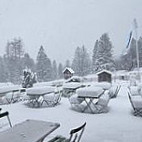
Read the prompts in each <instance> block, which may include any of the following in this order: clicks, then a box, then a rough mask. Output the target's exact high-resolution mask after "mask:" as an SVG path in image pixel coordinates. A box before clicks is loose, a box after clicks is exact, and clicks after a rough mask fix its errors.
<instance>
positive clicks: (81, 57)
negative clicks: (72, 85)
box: [72, 46, 91, 76]
mask: <svg viewBox="0 0 142 142" xmlns="http://www.w3.org/2000/svg"><path fill="white" fill-rule="evenodd" d="M72 68H73V70H74V71H75V74H76V75H79V76H84V75H87V74H89V73H90V69H91V60H90V57H89V54H88V53H87V50H86V48H85V47H84V46H82V47H81V48H80V47H77V48H76V50H75V55H74V59H73V62H72Z"/></svg>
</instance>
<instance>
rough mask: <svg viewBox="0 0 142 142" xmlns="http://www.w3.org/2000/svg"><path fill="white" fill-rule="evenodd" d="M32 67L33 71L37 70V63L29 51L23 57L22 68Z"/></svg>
mask: <svg viewBox="0 0 142 142" xmlns="http://www.w3.org/2000/svg"><path fill="white" fill-rule="evenodd" d="M25 68H30V69H31V70H32V71H35V63H34V60H33V59H32V58H31V57H30V55H29V54H28V53H25V54H24V57H23V58H22V69H25Z"/></svg>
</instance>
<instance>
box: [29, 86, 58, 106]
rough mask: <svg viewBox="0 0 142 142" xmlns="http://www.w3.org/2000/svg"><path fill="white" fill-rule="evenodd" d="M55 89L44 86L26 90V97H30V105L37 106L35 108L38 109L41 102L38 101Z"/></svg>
mask: <svg viewBox="0 0 142 142" xmlns="http://www.w3.org/2000/svg"><path fill="white" fill-rule="evenodd" d="M55 89H56V87H51V86H44V87H35V88H34V87H33V88H29V89H27V95H28V96H29V97H30V100H29V101H30V103H31V104H32V105H33V106H35V105H36V104H37V107H40V105H41V102H40V100H39V98H40V97H42V98H43V97H44V95H46V94H50V93H53V92H55Z"/></svg>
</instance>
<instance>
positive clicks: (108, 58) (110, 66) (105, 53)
mask: <svg viewBox="0 0 142 142" xmlns="http://www.w3.org/2000/svg"><path fill="white" fill-rule="evenodd" d="M112 48H113V47H112V43H111V41H110V39H109V36H108V34H107V33H105V34H103V35H102V36H101V37H100V40H99V48H98V53H97V54H98V55H97V56H98V57H97V60H96V71H99V70H102V69H106V70H114V60H113V56H112Z"/></svg>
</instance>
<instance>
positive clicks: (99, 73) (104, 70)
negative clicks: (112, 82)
mask: <svg viewBox="0 0 142 142" xmlns="http://www.w3.org/2000/svg"><path fill="white" fill-rule="evenodd" d="M103 72H106V73H108V74H112V72H110V71H108V70H101V71H99V72H97V73H96V74H97V75H99V74H101V73H103Z"/></svg>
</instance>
